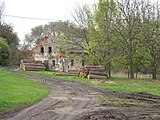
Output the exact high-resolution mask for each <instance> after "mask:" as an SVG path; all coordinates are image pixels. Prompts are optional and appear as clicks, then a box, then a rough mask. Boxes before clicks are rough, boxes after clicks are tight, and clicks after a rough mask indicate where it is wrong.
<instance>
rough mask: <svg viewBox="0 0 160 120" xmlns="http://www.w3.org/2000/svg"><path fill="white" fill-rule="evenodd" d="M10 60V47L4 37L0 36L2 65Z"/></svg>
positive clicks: (0, 59) (0, 63) (0, 64)
mask: <svg viewBox="0 0 160 120" xmlns="http://www.w3.org/2000/svg"><path fill="white" fill-rule="evenodd" d="M9 60H10V47H9V45H8V44H7V42H6V40H5V39H4V38H0V66H6V65H8V64H9Z"/></svg>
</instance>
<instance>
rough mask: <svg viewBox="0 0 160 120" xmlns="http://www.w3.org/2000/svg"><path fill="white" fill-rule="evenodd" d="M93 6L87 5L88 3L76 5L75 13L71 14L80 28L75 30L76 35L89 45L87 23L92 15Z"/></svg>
mask: <svg viewBox="0 0 160 120" xmlns="http://www.w3.org/2000/svg"><path fill="white" fill-rule="evenodd" d="M93 9H94V8H93V7H92V8H91V7H89V6H88V5H83V6H80V5H77V8H76V9H75V13H74V15H72V16H73V18H74V20H75V22H76V24H77V25H78V27H79V28H80V29H77V30H76V31H75V34H76V35H77V37H79V38H81V39H82V40H83V42H84V43H85V45H87V46H89V43H90V42H89V36H88V24H89V20H90V17H91V16H92V12H91V11H93Z"/></svg>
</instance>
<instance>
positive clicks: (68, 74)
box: [55, 72, 78, 76]
mask: <svg viewBox="0 0 160 120" xmlns="http://www.w3.org/2000/svg"><path fill="white" fill-rule="evenodd" d="M55 75H60V76H78V74H77V73H70V72H57V73H56V74H55Z"/></svg>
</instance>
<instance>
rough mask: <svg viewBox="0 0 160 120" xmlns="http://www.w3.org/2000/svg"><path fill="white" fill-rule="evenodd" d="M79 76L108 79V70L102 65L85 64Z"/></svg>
mask: <svg viewBox="0 0 160 120" xmlns="http://www.w3.org/2000/svg"><path fill="white" fill-rule="evenodd" d="M78 76H80V77H84V78H88V79H98V78H99V79H107V78H108V76H107V72H106V70H105V69H104V68H103V67H101V66H85V67H82V68H80V69H79V73H78Z"/></svg>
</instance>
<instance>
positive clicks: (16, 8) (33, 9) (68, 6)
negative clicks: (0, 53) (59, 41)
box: [0, 0, 97, 40]
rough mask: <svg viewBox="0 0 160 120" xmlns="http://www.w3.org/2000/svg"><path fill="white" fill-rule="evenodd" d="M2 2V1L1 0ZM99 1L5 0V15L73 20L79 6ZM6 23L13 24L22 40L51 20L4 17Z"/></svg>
mask: <svg viewBox="0 0 160 120" xmlns="http://www.w3.org/2000/svg"><path fill="white" fill-rule="evenodd" d="M0 1H1V0H0ZM95 1H97V0H5V11H4V14H5V15H12V16H22V17H31V18H42V19H53V20H54V21H56V20H73V18H72V13H73V11H74V9H75V8H76V5H77V4H93V3H95ZM4 21H5V22H7V23H12V25H13V26H14V31H15V32H17V33H18V36H19V38H20V39H21V40H22V39H23V38H24V35H25V34H26V33H29V32H30V30H31V28H33V27H35V26H38V25H44V24H46V23H48V22H49V20H34V19H22V18H14V17H9V16H4Z"/></svg>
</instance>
